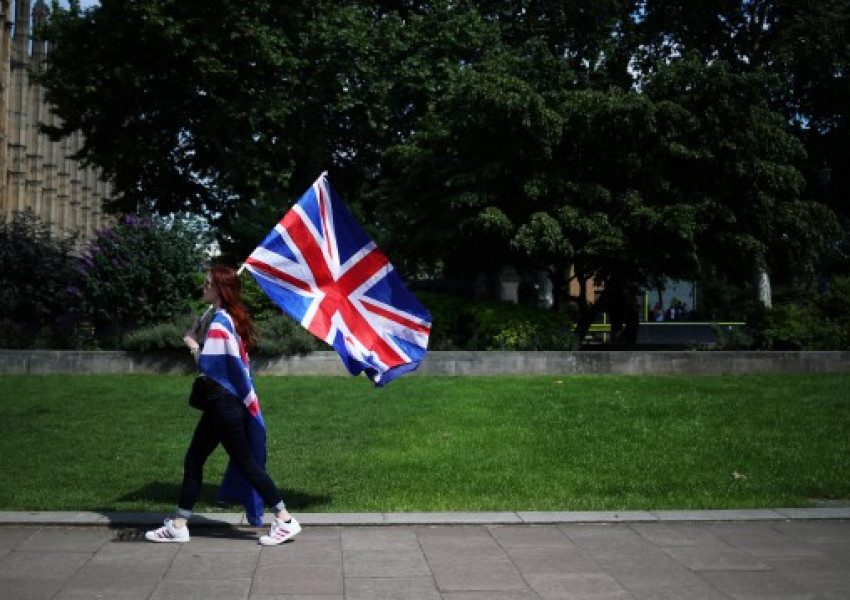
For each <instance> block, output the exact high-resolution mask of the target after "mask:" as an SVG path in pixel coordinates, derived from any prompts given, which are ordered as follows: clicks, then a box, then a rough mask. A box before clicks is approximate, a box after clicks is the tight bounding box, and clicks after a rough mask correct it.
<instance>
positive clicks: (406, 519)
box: [0, 507, 850, 527]
mask: <svg viewBox="0 0 850 600" xmlns="http://www.w3.org/2000/svg"><path fill="white" fill-rule="evenodd" d="M170 515H171V513H138V512H137V513H130V512H53V511H42V512H36V511H0V526H3V525H66V526H67V525H80V526H93V525H100V526H110V527H116V526H143V525H155V524H159V523H161V522H162V520H163V519H165V518H166V517H168V516H170ZM297 516H298V520H299V521H300V522H301V524H302V525H310V526H329V527H339V526H375V525H542V524H556V523H653V522H660V523H664V522H667V523H672V522H697V521H724V522H738V521H740V522H746V521H789V520H825V519H835V520H850V507H846V508H845V507H838V508H775V509H752V510H659V511H606V512H596V511H564V512H558V511H555V512H534V511H518V512H402V513H398V512H392V513H297ZM270 518H271V517H270V516H269V515H266V522H269V520H270ZM191 522H192V525H193V526H209V527H251V525H250V524H249V523H248V522H247V520H246V518H245V515H244V514H242V513H198V514H196V515H194V516H193V517H192V521H191Z"/></svg>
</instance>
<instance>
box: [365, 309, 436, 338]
mask: <svg viewBox="0 0 850 600" xmlns="http://www.w3.org/2000/svg"><path fill="white" fill-rule="evenodd" d="M360 302H361V303H362V304H363V306H365V307H366V308H367V309H369V311H370V312H373V313H375V314H376V315H380V316H382V317H384V318H385V319H389V320H390V321H394V322H396V323H398V324H400V325H404V326H405V327H408V328H410V329H413V330H415V331H418V332H419V333H424V334H426V335H427V334H428V333H430V332H431V328H430V327H428V326H426V325H422V324H421V323H417V322H416V321H412V320H410V319H405V318H404V317H402V316H399V315H397V314H395V313H394V312H390V311H388V310H387V309H385V308H382V307H380V306H378V305H377V304H372V303H371V302H367V301H366V300H361V301H360Z"/></svg>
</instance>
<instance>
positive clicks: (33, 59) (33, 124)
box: [0, 0, 114, 243]
mask: <svg viewBox="0 0 850 600" xmlns="http://www.w3.org/2000/svg"><path fill="white" fill-rule="evenodd" d="M46 18H47V7H46V6H45V3H44V0H36V2H35V5H34V6H32V5H31V2H30V0H0V23H2V25H3V29H2V40H0V214H2V215H6V216H8V215H11V214H12V213H15V212H20V211H24V210H27V209H28V210H31V211H32V212H33V213H35V214H36V215H38V217H39V218H40V219H41V220H42V221H43V222H44V223H49V224H50V226H51V228H52V229H53V233H54V234H56V235H63V234H64V233H66V232H69V231H73V232H76V233H78V234H79V236H80V241H81V242H83V243H85V242H86V241H88V240H90V239H92V238H93V237H94V235H95V232H96V231H97V230H98V229H100V228H101V227H104V226H106V225H110V224H112V223H113V222H114V220H113V218H112V217H110V216H109V215H106V214H105V213H104V212H103V202H104V200H106V199H108V198H109V197H110V194H111V192H112V189H111V186H110V184H109V183H107V182H104V181H102V180H101V179H100V177H99V173H98V172H96V171H95V170H94V169H91V168H83V167H81V166H80V165H79V163H77V161H74V160H72V159H71V158H70V157H71V156H72V155H73V154H74V153H75V152H77V151H78V150H79V149H80V147H81V145H82V139H81V138H80V136H79V134H76V135H74V136H72V137H70V138H66V139H64V140H62V141H60V142H51V141H50V139H48V138H47V136H45V135H43V134H42V133H41V132H40V131H39V126H40V124H42V123H44V124H48V125H53V124H55V121H54V119H55V117H54V116H53V114H52V113H51V112H50V110H49V107H48V106H47V105H46V104H45V102H44V90H43V89H42V87H41V86H40V85H38V84H36V83H35V82H34V81H32V79H31V78H30V74H29V70H30V69H34V70H37V69H40V68H41V67H42V65H44V61H45V60H46V58H47V55H48V52H49V48H48V44H47V42H46V41H44V40H39V39H35V38H34V37H33V31H34V30H36V28H37V27H38V25H39V24H40V23H41V22H43V20H44V19H46Z"/></svg>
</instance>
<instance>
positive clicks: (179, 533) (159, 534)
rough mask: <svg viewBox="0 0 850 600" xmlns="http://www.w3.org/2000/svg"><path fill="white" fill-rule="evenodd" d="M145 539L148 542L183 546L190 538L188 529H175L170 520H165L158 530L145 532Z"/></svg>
mask: <svg viewBox="0 0 850 600" xmlns="http://www.w3.org/2000/svg"><path fill="white" fill-rule="evenodd" d="M145 539H146V540H148V541H149V542H176V543H178V544H185V543H186V542H188V541H189V540H190V539H191V538H189V528H188V527H175V526H174V522H173V521H172V520H171V519H166V520H165V525H163V526H162V527H160V528H159V529H154V530H153V531H148V532H146V533H145Z"/></svg>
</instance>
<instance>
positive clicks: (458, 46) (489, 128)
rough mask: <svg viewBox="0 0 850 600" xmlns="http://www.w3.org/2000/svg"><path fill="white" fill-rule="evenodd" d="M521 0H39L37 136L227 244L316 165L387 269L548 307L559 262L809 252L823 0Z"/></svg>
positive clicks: (789, 256)
mask: <svg viewBox="0 0 850 600" xmlns="http://www.w3.org/2000/svg"><path fill="white" fill-rule="evenodd" d="M532 4H533V5H532ZM532 4H528V5H527V6H526V4H522V6H520V5H519V4H517V3H505V2H502V3H499V2H482V3H471V2H435V3H386V2H368V1H367V2H357V3H339V2H331V1H330V0H313V1H310V2H306V1H304V0H298V1H293V2H287V3H279V2H278V3H276V2H270V1H269V0H262V1H258V2H250V3H244V2H236V1H235V0H205V1H203V2H201V1H199V0H179V1H178V0H156V1H150V2H106V3H103V4H102V5H100V6H97V7H94V8H92V9H90V10H88V11H85V12H79V10H78V9H76V8H75V7H74V5H72V8H71V9H70V10H68V9H62V8H61V7H59V6H58V3H56V6H55V7H54V11H53V14H52V16H51V19H50V23H49V25H48V26H47V27H46V30H45V31H44V32H41V33H43V34H44V35H45V36H46V39H47V40H48V41H49V42H50V44H51V45H52V46H54V47H57V48H61V49H62V51H61V52H56V53H55V54H54V55H53V56H52V57H51V60H50V61H49V62H48V64H47V68H46V70H45V72H44V73H43V75H41V76H40V79H41V80H42V82H43V83H44V85H45V89H46V94H47V99H48V101H49V102H50V103H51V104H52V105H53V106H54V107H55V112H56V116H57V117H58V122H59V123H61V125H58V126H56V127H53V128H49V130H50V133H51V135H53V136H54V137H56V138H59V137H62V136H65V135H70V134H73V133H76V132H78V131H79V132H81V133H82V138H83V139H84V147H83V149H82V150H81V152H80V157H81V158H83V159H85V160H86V161H89V162H90V163H91V164H93V165H96V166H98V167H100V168H102V169H103V170H104V172H105V173H106V175H107V176H108V177H109V178H110V180H111V181H112V183H113V184H114V185H115V189H116V190H117V191H118V194H119V197H118V198H117V199H116V206H119V207H122V208H123V209H125V210H127V209H130V208H135V207H136V206H146V207H151V208H152V209H153V210H154V211H160V212H163V213H167V212H170V211H173V210H176V209H183V208H186V207H188V208H190V209H191V210H193V211H197V212H199V213H204V214H208V215H215V217H214V220H215V221H216V225H217V231H218V235H219V238H220V240H219V241H220V242H221V247H222V248H223V249H224V251H225V253H226V254H227V255H228V256H229V257H231V258H236V259H240V260H241V259H243V258H244V256H245V255H246V253H247V252H248V251H250V249H251V248H253V247H254V246H255V245H256V243H257V241H258V240H259V239H260V238H261V237H262V235H264V234H265V233H266V231H267V230H268V227H269V226H270V223H271V222H273V221H274V220H275V219H277V218H279V216H280V214H282V213H283V212H284V209H285V208H286V206H285V204H287V203H288V202H289V201H291V200H292V199H294V198H297V197H298V195H300V193H301V192H302V191H303V190H304V189H305V188H306V186H307V185H309V182H310V181H312V180H313V179H314V178H315V177H316V175H317V174H318V173H319V172H320V171H321V170H323V169H326V168H327V169H331V170H332V176H333V180H334V183H335V185H336V186H337V187H338V189H339V191H341V192H342V193H343V195H344V197H345V198H346V200H347V202H348V203H349V204H351V206H352V209H353V212H354V213H355V214H356V215H357V216H358V217H361V220H362V221H363V222H364V223H366V224H367V226H368V227H369V229H370V233H373V235H376V238H377V241H378V242H379V243H380V245H381V247H382V248H384V249H385V251H386V252H387V253H388V255H389V256H391V257H392V258H393V261H394V264H395V265H396V266H397V267H398V268H400V269H402V270H404V271H405V272H408V273H412V272H426V273H429V274H434V273H441V274H446V275H451V276H455V277H456V278H457V279H458V280H460V281H469V280H471V279H472V277H471V276H470V274H472V276H474V275H475V274H478V273H481V272H483V273H485V274H487V275H493V274H494V273H495V272H496V271H497V270H498V269H499V268H501V267H502V266H504V264H505V263H508V262H510V263H512V264H514V266H515V267H517V268H520V269H526V268H528V269H541V268H546V269H550V270H551V271H552V272H553V274H554V275H555V276H554V277H553V280H554V281H553V282H554V284H555V290H554V293H555V296H556V307H557V308H561V307H563V306H564V305H565V304H566V302H565V301H564V300H565V299H564V298H563V296H564V295H565V293H566V285H565V284H566V280H567V276H566V272H567V270H568V269H569V267H570V266H571V265H572V266H573V267H574V271H573V272H574V274H575V276H576V277H577V278H578V279H580V281H581V283H583V284H586V283H587V282H589V281H591V280H592V279H595V280H596V281H598V282H601V283H603V284H604V285H605V286H606V289H607V288H609V287H610V288H611V289H615V290H622V289H627V288H629V287H630V286H633V285H635V284H637V285H642V284H645V283H647V282H649V281H652V280H656V279H662V278H664V277H667V276H672V277H676V278H683V277H688V278H691V277H696V276H698V275H699V273H700V272H705V271H706V270H708V269H711V268H716V269H718V270H719V271H721V272H722V273H723V275H724V277H726V278H728V279H729V280H730V281H734V282H736V283H740V282H743V281H746V280H748V279H750V278H751V277H752V275H753V271H754V270H756V269H762V268H766V269H767V270H768V271H769V272H770V274H771V277H773V278H775V279H781V280H783V282H784V281H787V280H790V279H794V278H796V277H799V276H800V274H803V277H808V276H809V275H810V274H811V272H812V271H813V270H814V269H815V268H816V267H815V265H818V266H820V265H822V264H823V263H819V262H818V261H819V260H820V259H821V255H822V254H823V252H824V251H825V250H828V249H830V248H834V247H835V245H836V244H835V240H836V238H837V237H840V235H841V233H842V232H841V231H840V228H839V227H838V223H837V221H836V220H835V218H834V214H833V212H832V211H833V210H834V211H840V212H843V214H844V216H845V217H846V216H847V210H848V209H847V203H846V202H843V199H844V198H846V197H847V195H848V190H850V175H848V174H850V150H848V149H850V127H848V115H850V101H848V99H850V93H847V92H848V73H850V68H848V66H850V46H848V44H846V41H845V39H844V38H845V37H846V36H845V35H844V33H845V32H846V31H847V29H848V24H850V4H848V3H847V2H846V0H824V1H823V2H820V3H818V4H817V5H816V6H815V5H812V6H810V7H809V6H806V7H801V5H800V3H799V2H795V1H792V0H777V1H776V2H767V0H756V1H752V2H724V3H721V4H720V5H714V4H711V5H709V4H706V3H705V2H700V0H669V1H665V2H660V3H645V2H633V1H627V0H605V1H599V2H560V3H559V2H538V3H532ZM843 227H844V230H845V233H846V229H847V221H846V220H845V223H844V225H843ZM605 300H606V302H607V301H610V299H609V298H606V299H605ZM577 301H578V302H579V306H580V309H581V310H582V311H584V312H587V311H588V310H589V309H590V308H592V307H587V306H585V305H584V304H583V303H584V300H583V299H578V300H577ZM584 316H585V317H589V315H584ZM587 320H588V318H583V319H582V320H581V321H587Z"/></svg>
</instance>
